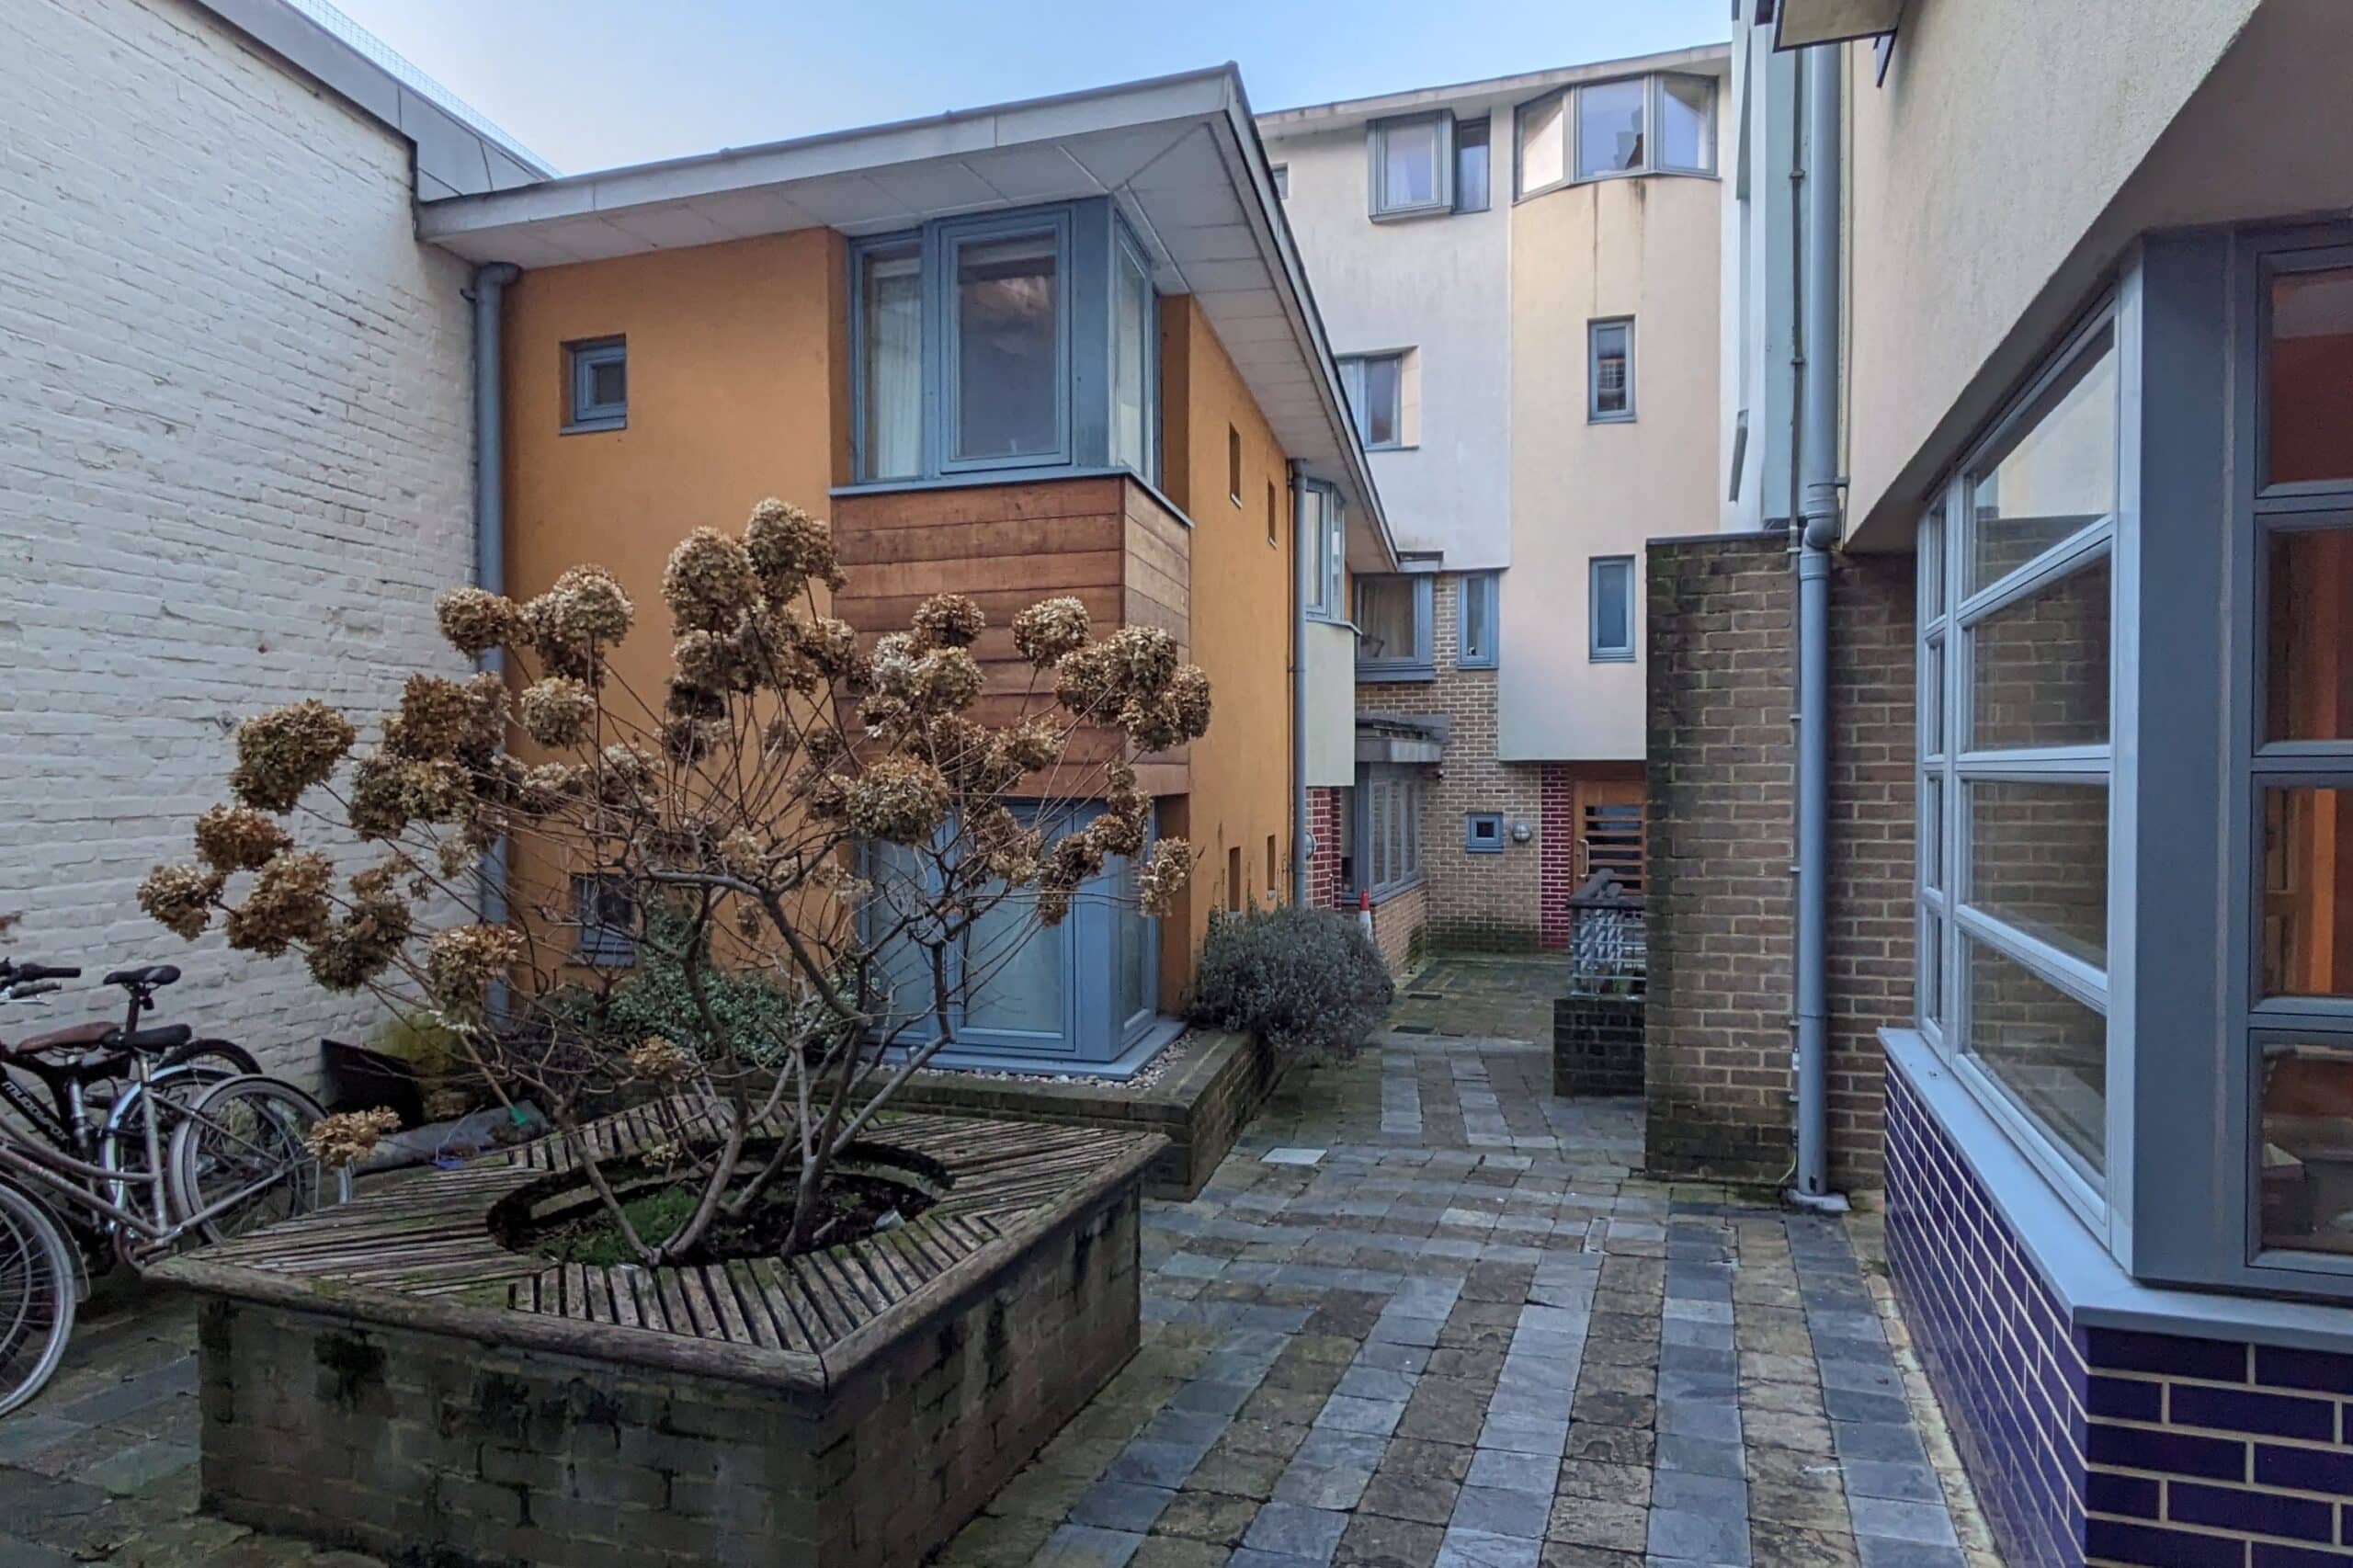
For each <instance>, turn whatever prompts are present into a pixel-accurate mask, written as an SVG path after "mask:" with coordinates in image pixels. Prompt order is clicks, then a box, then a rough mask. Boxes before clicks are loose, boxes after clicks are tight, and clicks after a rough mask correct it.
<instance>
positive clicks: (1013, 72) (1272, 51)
mask: <svg viewBox="0 0 2353 1568" xmlns="http://www.w3.org/2000/svg"><path fill="white" fill-rule="evenodd" d="M333 4H334V5H335V6H336V7H337V8H339V9H340V10H342V11H343V12H344V13H345V14H346V15H347V16H348V17H351V19H352V20H353V21H355V22H358V24H359V25H360V26H361V27H363V28H367V29H368V30H369V32H372V33H374V34H375V35H376V36H377V37H378V38H380V39H381V40H383V41H384V42H385V43H386V44H388V45H390V46H391V47H392V49H393V50H394V51H398V52H399V53H401V54H403V55H405V56H406V57H407V58H408V59H409V60H410V61H411V62H414V63H415V65H417V66H418V67H419V68H420V69H422V70H423V71H424V72H425V73H426V74H427V75H429V76H431V77H433V78H434V79H435V80H436V81H438V82H439V83H441V84H442V85H444V86H446V87H448V88H449V90H450V91H452V92H454V93H455V94H457V96H458V97H460V98H462V99H464V100H465V101H466V102H467V103H468V104H470V105H472V107H473V108H475V109H477V110H479V111H480V112H481V113H482V114H483V115H485V116H487V117H488V118H489V119H490V120H491V121H492V122H493V123H494V124H496V125H497V126H498V127H500V128H501V129H502V130H504V131H506V132H507V133H508V134H509V135H511V136H513V137H514V138H516V139H517V141H519V142H522V143H523V145H524V146H526V147H527V148H529V149H530V150H531V151H532V152H534V153H538V154H539V155H540V157H542V158H544V159H546V160H547V161H549V162H550V163H552V164H553V165H555V166H556V167H557V168H558V169H559V170H561V171H563V172H564V173H566V174H578V173H582V172H584V171H585V170H588V169H597V168H608V167H610V166H612V165H617V164H633V163H643V162H646V161H648V160H651V159H655V158H668V157H676V156H680V155H683V154H686V153H708V152H711V151H714V150H716V149H718V148H721V147H729V146H737V147H740V146H746V145H749V144H752V143H755V142H773V141H779V140H781V139H783V138H786V137H791V136H802V135H808V134H810V133H813V132H815V131H839V130H844V129H847V128H850V127H854V126H861V125H873V124H877V123H880V122H881V121H885V120H892V119H910V118H914V117H915V116H920V115H927V114H938V113H942V112H945V111H947V110H949V109H959V108H977V107H980V106H983V105H987V104H994V103H1004V102H1007V101H1010V100H1013V99H1017V98H1027V97H1039V96H1041V95H1044V94H1049V93H1062V92H1070V91H1074V90H1076V89H1079V88H1084V87H1096V86H1104V85H1110V84H1112V83H1117V82H1126V81H1132V80H1134V79H1136V78H1138V77H1142V76H1158V75H1165V74H1168V73H1170V72H1176V71H1188V70H1192V69H1195V68H1197V67H1199V66H1204V65H1215V64H1218V63H1220V62H1224V61H1227V60H1233V61H1235V62H1239V63H1240V65H1241V67H1242V80H1243V85H1244V86H1245V88H1246V89H1247V91H1248V92H1249V95H1250V105H1251V108H1254V109H1256V110H1258V111H1259V112H1262V113H1263V112H1265V111H1266V110H1268V109H1276V108H1291V107H1294V106H1296V105H1300V104H1313V103H1325V102H1329V101H1331V100H1333V99H1336V98H1353V97H1369V96H1370V95H1372V94H1376V93H1387V92H1396V91H1400V90H1403V89H1405V88H1411V87H1426V86H1437V85H1443V84H1446V83H1451V82H1466V81H1475V80H1478V79H1479V78H1481V77H1485V76H1507V75H1515V74H1519V73H1521V72H1527V71H1541V70H1546V69H1549V68H1551V67H1552V66H1557V65H1573V64H1576V63H1579V62H1585V61H1592V60H1608V59H1612V58H1615V57H1618V56H1621V55H1629V54H1644V53H1649V52H1652V51H1657V50H1665V49H1679V48H1683V47H1685V46H1688V45H1690V44H1696V43H1710V42H1719V41H1722V40H1723V39H1725V38H1726V37H1728V36H1729V35H1730V32H1731V19H1730V18H1731V11H1732V7H1731V6H1730V4H1729V3H1728V0H1439V3H1438V4H1436V5H1433V4H1430V3H1428V0H1418V3H1408V0H1356V3H1354V4H1347V5H1343V4H1337V3H1335V0H1313V3H1312V4H1309V3H1302V0H1193V3H1192V4H1188V5H1184V6H1172V5H1168V4H1165V3H1163V0H1017V3H1015V4H1005V3H1002V0H999V3H995V4H975V3H972V0H966V3H962V4H958V3H955V0H832V3H829V4H824V5H816V4H802V3H800V0H793V3H790V4H787V3H783V0H765V3H763V0H494V3H489V4H486V3H484V0H333ZM1180 17H1181V18H1182V22H1181V25H1179V24H1178V22H1177V21H1176V18H1180Z"/></svg>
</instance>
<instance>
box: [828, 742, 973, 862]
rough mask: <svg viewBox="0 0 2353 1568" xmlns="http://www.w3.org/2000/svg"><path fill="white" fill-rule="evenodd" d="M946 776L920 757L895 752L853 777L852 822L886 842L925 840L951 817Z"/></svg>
mask: <svg viewBox="0 0 2353 1568" xmlns="http://www.w3.org/2000/svg"><path fill="white" fill-rule="evenodd" d="M951 803H952V798H951V796H950V793H949V788H948V780H947V778H945V777H944V776H943V775H942V774H941V773H940V771H939V769H938V768H937V767H933V766H932V765H931V764H930V763H928V762H926V761H924V760H923V759H922V758H921V757H915V756H906V755H904V753H899V752H892V753H891V754H889V755H887V756H881V757H877V758H876V759H875V760H874V762H873V764H872V766H870V767H868V768H867V770H866V771H865V772H864V773H863V774H861V775H859V776H858V778H855V779H852V780H851V781H850V786H849V795H848V801H847V812H848V818H849V825H850V827H851V828H852V829H853V830H854V831H856V832H858V833H860V834H863V835H866V836H867V837H869V838H879V839H881V840H882V841H883V842H884V843H886V844H921V843H923V842H924V841H925V840H926V839H928V838H929V837H930V836H931V835H933V834H934V833H936V832H938V828H939V824H941V823H943V822H946V821H947V820H948V809H949V805H950V804H951Z"/></svg>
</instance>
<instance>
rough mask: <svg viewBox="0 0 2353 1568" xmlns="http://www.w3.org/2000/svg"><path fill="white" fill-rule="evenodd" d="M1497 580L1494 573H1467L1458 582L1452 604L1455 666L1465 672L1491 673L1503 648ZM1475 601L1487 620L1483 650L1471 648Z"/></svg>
mask: <svg viewBox="0 0 2353 1568" xmlns="http://www.w3.org/2000/svg"><path fill="white" fill-rule="evenodd" d="M1498 581H1499V579H1498V577H1497V575H1496V574H1495V573H1493V572H1466V573H1464V574H1462V576H1461V578H1460V579H1459V585H1458V586H1457V588H1456V590H1455V591H1456V594H1457V595H1458V598H1457V601H1456V605H1455V611H1454V622H1455V665H1456V667H1457V668H1460V669H1466V670H1492V669H1494V668H1495V665H1496V660H1497V658H1498V657H1499V655H1500V653H1501V651H1502V647H1503V630H1502V624H1501V617H1500V616H1499V615H1498V614H1497V613H1496V612H1497V610H1498V609H1499V608H1501V601H1502V597H1503V596H1502V595H1501V594H1500V593H1499V592H1497V590H1496V585H1497V583H1498ZM1474 601H1476V602H1478V603H1480V604H1482V605H1483V607H1484V608H1485V610H1486V617H1487V646H1486V648H1485V649H1484V650H1483V651H1480V650H1474V649H1473V648H1472V646H1471V607H1472V603H1473V602H1474Z"/></svg>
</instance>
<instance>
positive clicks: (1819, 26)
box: [1773, 0, 1904, 49]
mask: <svg viewBox="0 0 2353 1568" xmlns="http://www.w3.org/2000/svg"><path fill="white" fill-rule="evenodd" d="M1903 19H1904V0H1781V4H1780V7H1779V10H1778V11H1776V12H1775V13H1774V16H1773V47H1774V48H1775V49H1811V48H1812V47H1813V46H1814V45H1815V44H1817V43H1846V42H1847V41H1848V40H1853V39H1859V38H1878V37H1880V36H1881V34H1883V33H1892V32H1893V31H1894V30H1895V28H1896V24H1897V23H1899V22H1901V21H1902V20H1903Z"/></svg>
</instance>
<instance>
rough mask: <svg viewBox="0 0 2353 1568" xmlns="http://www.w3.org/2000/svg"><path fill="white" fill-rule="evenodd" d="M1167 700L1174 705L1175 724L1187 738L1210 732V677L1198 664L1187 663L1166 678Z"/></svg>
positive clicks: (1197, 737)
mask: <svg viewBox="0 0 2353 1568" xmlns="http://www.w3.org/2000/svg"><path fill="white" fill-rule="evenodd" d="M1168 700H1169V701H1171V702H1173V703H1175V704H1176V722H1177V726H1178V727H1179V728H1180V729H1182V730H1183V731H1184V733H1185V738H1186V739H1187V740H1194V741H1197V740H1199V739H1200V738H1201V737H1202V736H1203V735H1206V734H1208V733H1210V677H1209V676H1207V675H1206V674H1205V673H1203V671H1202V669H1201V666H1200V665H1185V666H1184V667H1183V668H1182V669H1180V670H1178V671H1177V672H1176V674H1175V675H1174V676H1170V677H1169V680H1168Z"/></svg>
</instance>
